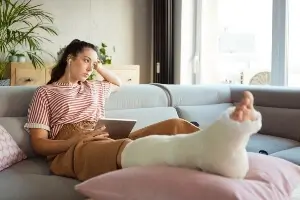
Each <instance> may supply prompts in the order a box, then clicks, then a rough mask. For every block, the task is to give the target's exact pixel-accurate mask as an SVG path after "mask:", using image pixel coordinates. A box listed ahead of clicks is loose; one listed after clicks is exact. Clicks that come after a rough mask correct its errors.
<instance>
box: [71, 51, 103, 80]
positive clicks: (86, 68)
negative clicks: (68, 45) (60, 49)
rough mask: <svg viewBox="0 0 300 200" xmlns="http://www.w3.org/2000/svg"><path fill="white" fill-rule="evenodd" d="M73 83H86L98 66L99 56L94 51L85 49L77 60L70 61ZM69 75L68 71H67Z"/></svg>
mask: <svg viewBox="0 0 300 200" xmlns="http://www.w3.org/2000/svg"><path fill="white" fill-rule="evenodd" d="M68 62H70V63H69V70H70V78H71V79H72V81H74V82H76V81H85V80H86V79H87V78H88V77H89V76H90V75H91V74H92V72H93V70H94V67H95V66H96V65H97V64H98V56H97V53H96V51H95V50H94V49H92V48H84V49H83V51H82V52H80V53H78V55H77V56H76V57H75V58H72V59H71V60H68ZM66 73H68V70H66Z"/></svg>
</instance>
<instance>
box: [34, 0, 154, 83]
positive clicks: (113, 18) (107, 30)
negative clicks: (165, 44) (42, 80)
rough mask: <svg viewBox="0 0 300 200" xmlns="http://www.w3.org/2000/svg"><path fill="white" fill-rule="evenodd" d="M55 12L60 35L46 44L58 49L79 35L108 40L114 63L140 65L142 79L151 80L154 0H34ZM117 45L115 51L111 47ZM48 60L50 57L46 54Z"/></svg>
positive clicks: (46, 46) (95, 42)
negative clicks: (152, 10) (152, 4)
mask: <svg viewBox="0 0 300 200" xmlns="http://www.w3.org/2000/svg"><path fill="white" fill-rule="evenodd" d="M32 2H33V3H37V4H44V9H45V10H46V11H47V12H50V13H52V14H53V16H54V18H55V21H54V23H55V26H56V27H57V28H58V31H59V35H58V36H56V37H51V38H50V39H51V40H52V41H53V44H51V43H50V44H49V43H45V46H44V48H45V49H47V50H48V51H49V52H51V53H52V54H54V55H56V53H57V51H58V49H59V48H60V47H63V46H65V45H67V44H68V43H69V42H71V40H73V39H75V38H77V39H80V40H86V41H88V42H91V43H94V44H96V45H100V44H101V42H104V43H106V44H107V45H108V46H109V48H110V50H111V55H112V56H113V63H114V64H121V65H122V64H138V65H140V66H141V82H142V83H148V82H149V81H150V67H151V66H150V65H151V63H150V62H151V58H150V56H151V46H150V45H151V1H148V0H51V1H50V0H33V1H32ZM113 47H115V49H116V51H115V53H114V52H112V48H113ZM45 60H46V61H48V60H50V58H49V57H47V56H45Z"/></svg>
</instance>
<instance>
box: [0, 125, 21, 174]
mask: <svg viewBox="0 0 300 200" xmlns="http://www.w3.org/2000/svg"><path fill="white" fill-rule="evenodd" d="M26 158H27V156H26V155H25V153H24V152H23V151H22V150H21V149H20V148H19V146H18V145H17V143H16V142H15V141H14V139H13V138H12V137H11V135H10V134H9V133H8V132H7V131H6V129H5V128H4V127H3V126H1V125H0V171H2V170H4V169H6V168H8V167H10V166H12V165H14V164H16V163H17V162H20V161H21V160H23V159H26Z"/></svg>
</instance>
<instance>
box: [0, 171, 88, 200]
mask: <svg viewBox="0 0 300 200" xmlns="http://www.w3.org/2000/svg"><path fill="white" fill-rule="evenodd" d="M78 183H79V182H78V181H76V180H74V179H70V178H64V177H59V176H49V175H39V174H22V173H14V172H11V171H10V172H8V173H0V194H1V195H0V196H1V199H7V200H33V199H42V200H53V199H63V200H83V199H84V197H83V196H82V195H81V194H80V193H78V192H76V191H75V190H74V186H75V185H76V184H78Z"/></svg>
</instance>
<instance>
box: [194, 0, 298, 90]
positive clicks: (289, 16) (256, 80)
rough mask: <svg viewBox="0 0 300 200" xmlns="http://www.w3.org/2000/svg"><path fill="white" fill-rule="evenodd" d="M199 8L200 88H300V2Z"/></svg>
mask: <svg viewBox="0 0 300 200" xmlns="http://www.w3.org/2000/svg"><path fill="white" fill-rule="evenodd" d="M199 2H201V3H199ZM199 2H198V3H199V5H201V6H198V10H201V12H200V14H198V15H199V16H198V17H197V20H198V23H199V24H201V25H200V26H199V27H200V28H197V33H196V37H197V38H198V39H197V41H198V42H197V45H198V47H197V48H196V49H197V50H198V51H196V52H199V53H198V54H197V55H198V56H199V58H200V59H199V61H200V62H199V65H197V67H198V69H199V70H198V71H199V72H200V73H199V75H198V79H197V82H196V83H228V84H230V83H233V84H246V85H288V86H300V59H299V58H300V56H298V54H300V52H299V51H298V49H299V47H300V37H299V35H300V28H298V27H300V26H299V25H298V24H297V22H298V19H300V12H299V11H298V10H300V1H299V0H201V1H199Z"/></svg>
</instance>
